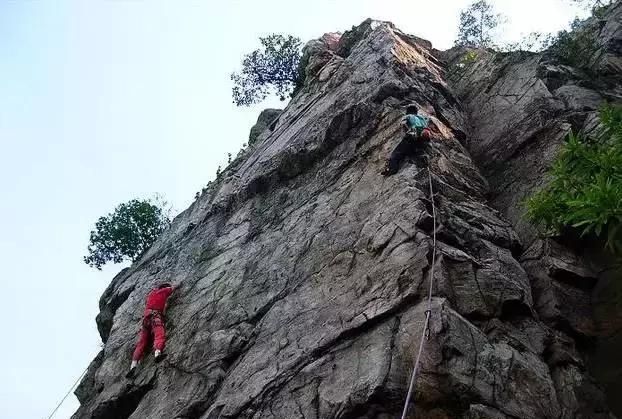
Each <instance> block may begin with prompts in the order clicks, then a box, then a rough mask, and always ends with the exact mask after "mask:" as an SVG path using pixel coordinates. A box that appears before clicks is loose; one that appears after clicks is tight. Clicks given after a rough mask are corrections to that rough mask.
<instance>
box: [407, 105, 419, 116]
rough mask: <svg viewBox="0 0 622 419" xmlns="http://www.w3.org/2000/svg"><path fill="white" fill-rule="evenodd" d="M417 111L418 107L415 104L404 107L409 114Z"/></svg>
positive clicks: (414, 113)
mask: <svg viewBox="0 0 622 419" xmlns="http://www.w3.org/2000/svg"><path fill="white" fill-rule="evenodd" d="M418 112H419V108H418V107H417V105H408V106H407V107H406V113H407V114H409V115H417V113H418Z"/></svg>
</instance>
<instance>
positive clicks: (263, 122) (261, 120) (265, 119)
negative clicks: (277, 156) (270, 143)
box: [248, 109, 283, 145]
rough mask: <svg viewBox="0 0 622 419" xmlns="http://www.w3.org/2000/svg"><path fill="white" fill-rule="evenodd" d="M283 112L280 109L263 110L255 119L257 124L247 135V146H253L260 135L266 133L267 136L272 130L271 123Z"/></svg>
mask: <svg viewBox="0 0 622 419" xmlns="http://www.w3.org/2000/svg"><path fill="white" fill-rule="evenodd" d="M281 113H283V111H282V110H281V109H264V110H263V111H262V112H261V113H260V114H259V117H258V118H257V123H256V124H255V125H253V127H252V128H251V132H250V134H249V135H248V144H249V145H254V144H255V143H256V142H257V140H258V139H259V137H260V136H261V134H264V133H266V135H269V134H270V132H271V130H272V128H271V126H272V123H273V122H275V121H276V119H277V118H278V117H279V115H281Z"/></svg>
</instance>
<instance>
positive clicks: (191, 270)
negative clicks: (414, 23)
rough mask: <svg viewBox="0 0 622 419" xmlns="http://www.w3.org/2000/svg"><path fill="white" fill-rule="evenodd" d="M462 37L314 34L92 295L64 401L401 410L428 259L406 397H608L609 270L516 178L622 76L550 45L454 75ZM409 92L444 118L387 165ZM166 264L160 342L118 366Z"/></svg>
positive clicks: (466, 408) (592, 408) (374, 29)
mask: <svg viewBox="0 0 622 419" xmlns="http://www.w3.org/2000/svg"><path fill="white" fill-rule="evenodd" d="M619 6H620V3H618V5H617V6H616V7H618V9H615V10H614V12H612V13H610V14H609V16H610V18H611V19H618V20H617V22H618V23H620V22H619V13H618V12H619ZM616 11H617V12H616ZM616 13H617V14H616ZM611 16H613V17H611ZM616 16H617V17H616ZM607 25H609V23H607ZM609 26H614V25H613V24H611V25H609ZM609 26H606V27H609ZM618 27H619V26H618ZM616 31H617V32H616ZM607 33H608V34H611V33H618V34H619V29H616V28H613V29H608V30H607ZM610 44H611V43H607V44H606V45H610ZM452 54H453V55H452ZM457 54H458V53H457V52H455V51H454V52H450V53H446V54H439V53H438V52H437V51H435V50H433V49H432V47H431V45H430V44H429V43H427V42H425V41H423V40H421V39H419V38H416V37H413V36H410V35H407V34H405V33H403V32H401V31H400V30H398V29H397V28H395V27H394V26H393V25H391V24H390V23H386V22H376V21H370V20H368V21H366V22H364V23H363V24H361V25H360V26H358V27H356V28H353V30H352V31H349V32H346V33H345V34H343V35H341V36H338V35H336V34H330V35H328V36H325V37H323V38H322V39H320V40H316V41H312V42H311V43H310V44H309V45H308V47H307V48H306V51H305V54H304V56H303V61H302V63H303V64H302V65H303V67H304V68H303V70H304V71H303V74H304V75H305V80H304V86H301V87H300V89H299V91H298V92H297V94H296V95H295V97H294V98H293V99H292V100H291V102H290V103H289V105H288V106H287V107H286V109H284V111H283V112H282V113H281V114H280V115H279V116H278V119H275V120H274V122H272V124H271V127H270V130H268V131H263V133H262V134H261V136H260V139H261V141H257V143H256V144H255V145H254V146H253V147H252V148H251V150H250V151H248V152H246V153H244V154H243V155H242V156H241V157H239V158H238V159H236V161H234V162H233V164H232V165H231V166H230V167H229V168H227V169H226V170H225V171H224V172H223V174H222V176H221V177H220V178H219V180H218V181H217V182H216V183H214V184H212V185H211V186H210V188H209V189H208V190H207V191H206V193H204V194H203V195H201V196H200V198H199V199H198V200H197V201H196V202H195V203H194V204H193V205H191V207H190V208H188V209H187V210H186V211H184V212H183V213H182V214H180V215H179V216H178V217H177V218H176V219H175V220H174V222H173V224H172V225H171V228H170V229H169V230H168V231H167V232H166V233H165V234H163V236H162V237H161V238H160V239H159V240H158V241H157V242H156V244H155V245H154V246H153V247H152V248H151V249H150V250H149V252H148V253H147V254H146V255H145V256H144V257H143V258H142V259H141V260H140V261H139V262H137V263H135V264H134V265H133V266H132V267H131V268H129V269H127V270H124V271H122V272H121V273H120V274H119V275H117V277H115V278H114V279H113V281H112V282H111V284H110V286H109V288H108V290H107V291H106V292H105V293H104V295H103V296H102V299H101V301H100V309H101V313H100V315H99V316H98V328H99V331H100V334H101V336H102V339H103V340H104V342H105V346H104V349H103V352H102V353H101V354H100V355H99V356H98V357H97V358H96V359H95V360H94V361H93V363H92V365H91V367H90V368H89V371H88V373H87V375H86V377H85V378H84V380H83V382H82V384H81V385H80V387H79V388H78V391H77V394H78V397H79V399H80V401H81V403H82V405H81V407H80V409H79V410H78V411H77V412H76V414H75V415H74V416H73V417H74V419H86V418H93V419H107V418H110V419H112V418H115V419H128V418H132V419H138V418H154V419H157V418H162V419H165V418H166V419H168V418H177V419H182V418H183V419H199V418H200V419H216V418H257V419H258V418H274V419H277V418H307V419H308V418H318V419H319V418H368V419H372V418H377V419H380V418H382V419H384V418H395V417H399V413H400V412H401V408H402V404H403V402H404V398H405V395H406V390H407V387H408V380H409V375H410V372H411V369H412V367H413V360H414V357H415V355H416V351H417V348H418V345H419V342H420V340H421V339H425V337H424V336H422V330H421V328H422V324H423V321H424V319H425V312H426V309H427V304H426V301H425V300H426V290H427V287H428V285H429V280H430V272H431V270H433V273H434V275H433V278H434V284H435V285H434V298H433V301H432V310H431V331H430V336H429V340H428V341H427V342H426V349H425V353H424V356H423V361H422V366H421V368H422V369H421V374H420V376H419V379H418V381H417V386H416V394H415V398H414V403H415V405H416V408H415V409H413V410H411V417H412V418H426V419H428V418H429V419H432V418H435V419H441V418H447V419H449V418H470V419H477V418H479V419H509V418H521V419H522V418H525V419H530V418H533V419H536V418H537V419H540V418H555V419H558V418H563V419H565V418H574V419H581V418H582V419H588V418H589V419H598V418H603V419H604V418H609V419H610V418H613V417H614V416H613V413H611V412H610V410H609V408H608V403H607V401H606V399H605V395H604V394H603V392H602V391H601V388H600V387H599V385H598V384H597V382H596V381H595V380H594V379H593V378H592V376H591V374H590V372H589V370H588V368H587V367H586V362H585V360H586V346H589V342H588V343H586V341H588V338H593V337H594V336H595V335H596V333H595V332H594V330H595V328H594V326H593V319H592V315H591V312H592V307H591V306H590V298H589V297H590V295H589V293H590V290H591V289H592V288H593V287H594V284H595V283H596V282H597V279H598V272H596V273H594V271H593V267H591V266H589V265H587V264H586V263H585V262H584V261H583V260H582V257H581V255H580V254H578V253H577V252H576V251H575V250H574V249H571V248H568V247H567V246H565V245H563V244H559V243H555V242H551V241H542V240H540V239H537V237H536V235H535V231H534V230H533V229H532V228H531V227H530V226H529V225H527V224H526V223H525V222H524V221H523V220H522V218H521V217H520V211H521V209H520V199H521V198H522V197H523V196H525V195H526V194H527V193H528V192H529V191H531V190H533V189H534V188H535V187H537V186H538V185H540V184H541V183H542V182H543V180H542V179H540V176H541V174H543V173H544V172H545V171H546V168H547V167H548V164H550V161H551V158H552V156H553V155H554V153H555V150H556V149H557V147H559V144H560V142H561V140H562V138H563V135H564V133H566V132H567V131H568V129H569V128H570V127H572V126H576V127H588V126H590V125H589V123H590V122H589V121H593V119H594V118H593V110H594V109H595V107H596V105H597V102H598V101H599V100H600V98H603V97H604V98H615V97H616V95H618V93H617V92H619V90H616V89H619V86H620V85H619V84H615V83H617V81H616V77H617V75H609V76H607V77H609V78H608V80H607V83H611V84H608V85H607V86H608V87H607V88H606V89H604V88H603V89H594V88H591V87H589V86H587V87H586V85H585V84H584V83H583V82H582V81H581V80H583V79H581V78H580V77H579V76H576V78H573V77H575V76H574V74H575V73H574V72H573V69H571V68H565V67H560V66H557V65H555V64H554V63H547V62H546V61H545V58H544V56H542V55H527V56H524V55H520V56H515V55H512V54H510V55H507V56H498V55H494V54H491V55H490V56H488V55H486V56H484V57H483V58H482V59H481V60H478V61H477V63H476V64H475V65H476V66H477V68H479V70H478V71H475V70H472V72H471V73H470V74H469V73H467V72H463V73H462V74H461V75H460V76H459V77H458V76H457V75H456V74H453V75H452V72H451V68H452V59H454V58H455V59H457V58H456V57H458V55H457ZM452 56H453V58H452ZM607 59H608V60H610V62H615V60H614V59H613V58H611V57H609V58H607ZM599 62H602V61H599ZM607 68H609V67H607ZM543 72H544V73H543ZM547 74H548V76H546V75H547ZM543 77H549V78H548V79H546V80H553V79H555V80H557V81H556V82H555V83H556V85H555V86H553V85H551V84H550V83H552V82H550V81H549V82H548V83H549V84H548V85H547V82H546V81H543ZM556 77H557V78H556ZM612 86H613V87H612ZM616 86H617V87H616ZM597 97H598V99H597ZM410 102H416V103H418V104H419V105H420V107H421V108H422V109H423V110H424V112H425V113H427V114H428V115H429V116H430V117H431V120H432V124H433V131H434V139H433V141H432V142H431V143H430V145H429V146H428V147H427V148H426V149H425V150H424V151H423V152H422V153H421V154H420V155H418V156H414V157H413V158H411V159H409V160H408V161H405V162H404V163H403V164H402V167H401V169H400V171H399V172H398V173H397V174H396V175H394V176H392V177H388V178H385V177H383V176H381V175H380V174H379V173H380V171H381V169H382V166H383V164H384V161H385V159H386V157H387V155H388V154H389V153H390V152H391V150H392V149H393V148H394V147H395V145H396V144H397V143H398V142H399V141H400V140H401V137H402V132H401V128H400V124H399V121H400V119H401V118H402V116H403V106H404V105H406V104H408V103H410ZM586 103H589V104H590V105H586ZM495 106H499V108H496V110H495V108H494V107H495ZM429 177H430V178H431V181H432V184H433V188H434V193H435V194H434V198H433V199H431V198H432V197H431V196H430V193H429V190H428V181H429ZM517 195H519V196H517ZM433 202H434V207H433ZM433 210H434V211H435V212H436V216H437V220H436V221H437V223H438V228H437V230H436V237H437V240H438V241H437V247H436V258H435V261H436V262H435V265H434V266H432V260H433V257H432V256H433V252H434V247H433V236H434V233H435V232H434V231H433V213H434V211H433ZM160 280H168V281H171V282H174V283H175V284H177V285H178V288H177V291H176V292H175V293H174V295H173V297H172V300H171V302H170V303H171V304H170V310H169V312H168V313H167V318H168V321H167V327H168V339H169V343H168V346H167V353H168V358H167V359H166V360H164V361H163V362H162V363H160V364H158V365H156V364H154V362H153V359H152V358H151V357H148V358H147V359H146V360H145V361H144V363H143V364H142V365H141V366H140V369H139V373H138V375H137V376H136V378H135V379H134V380H131V381H130V380H126V379H125V378H124V374H125V372H126V369H127V367H128V365H129V358H130V353H131V349H132V346H133V344H134V342H135V338H136V334H137V331H138V327H139V323H140V315H141V314H142V305H143V301H144V298H145V295H146V293H147V292H148V291H149V290H150V289H151V287H152V286H153V285H154V284H155V283H157V282H158V281H160ZM586 296H587V298H586ZM568 302H572V303H573V304H576V305H574V306H570V307H568V306H565V304H566V303H568Z"/></svg>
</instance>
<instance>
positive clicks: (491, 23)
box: [456, 0, 501, 48]
mask: <svg viewBox="0 0 622 419" xmlns="http://www.w3.org/2000/svg"><path fill="white" fill-rule="evenodd" d="M500 24H501V15H499V14H497V13H495V12H494V8H493V6H492V5H491V4H490V3H488V2H487V1H486V0H478V1H476V2H475V3H472V4H471V5H470V6H469V7H468V8H466V9H465V10H463V11H462V12H460V25H459V27H458V39H456V45H459V46H466V47H472V48H490V47H492V46H493V44H494V43H493V38H494V30H495V29H496V28H497V27H498V26H499V25H500Z"/></svg>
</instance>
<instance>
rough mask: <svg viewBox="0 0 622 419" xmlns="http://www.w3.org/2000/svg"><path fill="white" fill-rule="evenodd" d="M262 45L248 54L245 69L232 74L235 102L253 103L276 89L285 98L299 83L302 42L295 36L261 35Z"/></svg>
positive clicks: (282, 98)
mask: <svg viewBox="0 0 622 419" xmlns="http://www.w3.org/2000/svg"><path fill="white" fill-rule="evenodd" d="M259 42H260V43H261V45H262V48H260V49H257V50H255V51H253V52H251V53H250V54H247V55H245V56H244V59H243V60H242V71H241V72H239V73H233V74H231V80H233V103H235V104H236V105H237V106H249V105H252V104H253V103H258V102H261V101H262V100H264V99H265V98H266V97H267V96H268V95H269V94H270V93H272V92H275V93H276V94H277V95H278V96H279V98H280V99H281V100H285V99H286V97H287V96H288V95H290V94H291V92H292V91H293V89H294V87H295V86H296V84H297V82H298V63H299V62H300V57H301V49H302V42H301V41H300V39H299V38H297V37H295V36H292V35H287V36H285V35H278V34H272V35H269V36H267V37H265V38H259Z"/></svg>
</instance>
